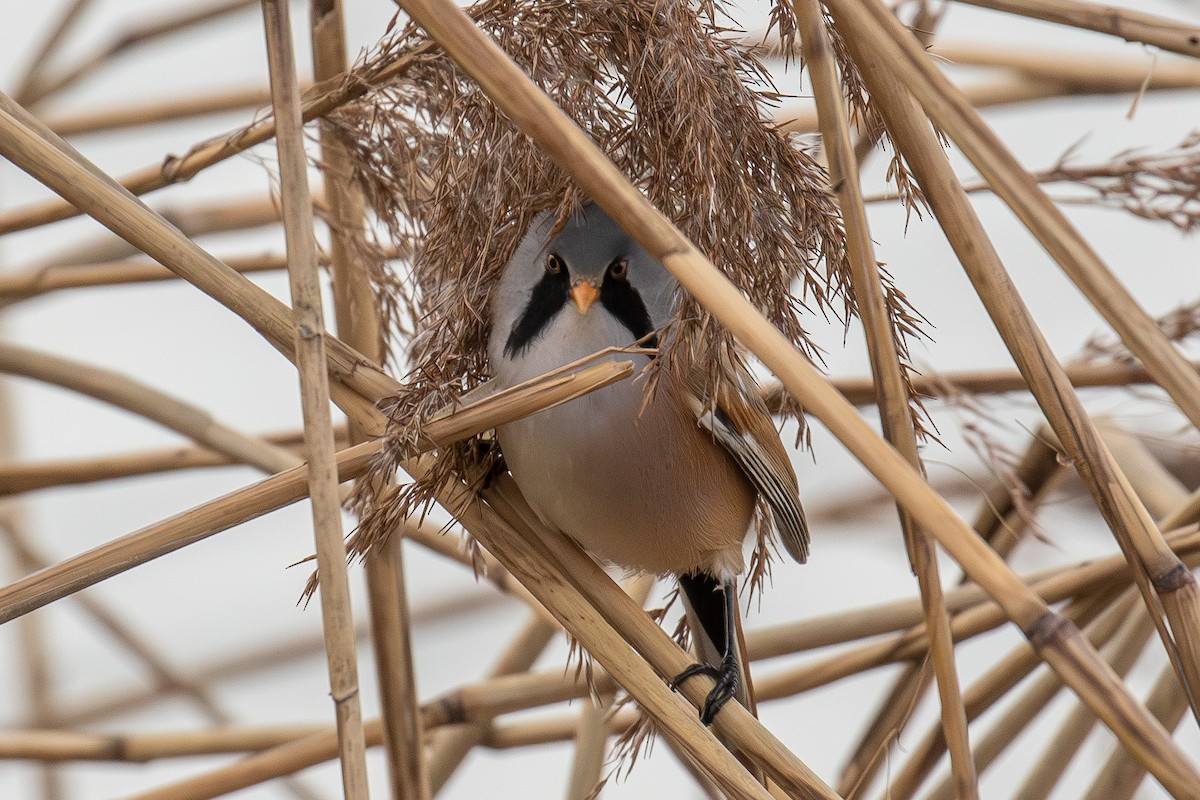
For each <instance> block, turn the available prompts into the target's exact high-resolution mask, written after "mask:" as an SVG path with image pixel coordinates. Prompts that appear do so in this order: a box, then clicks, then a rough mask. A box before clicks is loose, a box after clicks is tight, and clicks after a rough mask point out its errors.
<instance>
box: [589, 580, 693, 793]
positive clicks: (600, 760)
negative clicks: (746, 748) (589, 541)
mask: <svg viewBox="0 0 1200 800" xmlns="http://www.w3.org/2000/svg"><path fill="white" fill-rule="evenodd" d="M656 580H657V578H656V577H655V576H653V575H638V576H635V577H632V578H630V579H628V580H626V581H624V582H623V588H624V589H625V591H626V592H627V593H628V594H629V596H630V597H632V598H633V599H634V601H635V602H636V603H637V604H638V605H640V606H645V605H646V598H647V597H648V596H649V595H650V590H651V589H653V588H654V584H655V582H656ZM614 700H615V697H614V695H613V694H612V693H610V692H603V693H599V694H592V695H589V696H588V697H585V698H584V699H583V708H581V709H580V710H579V715H578V724H577V725H576V728H575V752H574V757H573V758H572V759H571V772H570V775H569V777H568V779H567V791H566V797H567V800H589V798H592V797H593V796H594V795H595V793H596V792H597V791H598V790H599V787H600V780H601V773H602V771H603V768H604V757H605V755H606V753H607V751H608V736H609V733H608V732H609V725H608V718H609V717H610V716H611V715H612V713H613V712H614V707H613V701H614ZM668 741H669V740H668Z"/></svg>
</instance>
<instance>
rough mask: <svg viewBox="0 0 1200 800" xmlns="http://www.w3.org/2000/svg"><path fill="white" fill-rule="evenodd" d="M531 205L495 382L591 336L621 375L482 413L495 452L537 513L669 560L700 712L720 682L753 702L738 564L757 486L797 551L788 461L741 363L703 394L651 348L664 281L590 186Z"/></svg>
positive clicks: (587, 540) (670, 291) (725, 690)
mask: <svg viewBox="0 0 1200 800" xmlns="http://www.w3.org/2000/svg"><path fill="white" fill-rule="evenodd" d="M556 220H557V215H556V214H555V213H553V211H550V210H547V211H543V212H541V213H540V214H538V215H537V216H536V217H535V218H534V220H533V222H532V223H531V225H530V226H529V228H528V230H527V231H526V233H525V235H524V237H523V239H522V240H521V242H520V244H519V245H518V246H517V248H516V250H515V251H514V254H513V255H512V257H511V259H510V260H509V261H508V263H507V265H506V266H505V268H504V270H503V272H502V274H501V276H500V279H499V281H498V283H497V286H496V288H495V289H494V291H493V293H492V297H491V301H490V303H491V330H490V332H489V336H488V359H489V363H490V366H491V371H492V374H493V378H494V379H495V381H496V382H497V386H498V388H507V387H509V386H515V385H517V384H519V383H521V382H523V381H526V380H528V379H530V378H534V377H536V376H538V375H541V374H543V373H545V372H547V371H549V370H552V369H555V368H557V367H561V366H564V365H566V364H569V363H572V362H574V361H576V360H578V359H581V358H583V357H586V356H589V355H592V354H594V353H596V352H598V351H601V350H604V349H605V348H621V347H626V346H630V345H635V344H638V345H640V347H639V348H636V349H632V350H629V351H627V352H622V353H619V354H611V355H609V356H608V357H610V358H622V359H629V358H632V359H633V360H634V361H635V370H634V375H633V376H631V377H629V378H626V379H624V380H622V381H620V382H617V383H615V384H613V385H610V386H607V387H605V388H602V389H599V390H598V391H595V392H592V393H590V394H587V395H584V396H583V397H580V398H578V399H575V400H573V401H571V402H569V403H566V404H563V405H560V406H557V407H555V408H551V409H547V410H544V411H540V412H537V413H535V414H532V415H530V416H527V417H524V418H522V419H519V420H516V421H514V422H510V423H507V424H504V425H500V426H498V427H497V428H496V439H497V440H498V442H499V445H500V451H501V453H502V458H503V464H504V466H505V467H506V468H507V470H508V472H509V473H510V474H511V476H512V478H513V480H514V482H515V483H516V485H517V488H518V489H519V490H520V492H521V494H522V495H523V496H524V498H525V500H526V502H527V503H528V504H529V505H530V507H531V508H532V509H533V510H534V512H535V513H536V514H537V516H538V517H539V518H540V519H541V521H542V522H544V523H545V524H546V525H548V526H549V527H551V528H553V529H556V530H558V531H560V532H562V533H563V534H565V535H566V536H568V537H570V538H572V539H574V540H575V541H576V542H578V543H579V544H580V545H581V546H582V547H583V548H584V549H585V550H587V551H588V552H589V553H591V554H592V555H593V556H595V557H597V558H599V559H600V560H601V561H603V562H607V563H609V564H614V565H617V566H618V567H621V568H623V569H625V570H627V571H631V572H640V573H651V574H656V575H674V576H676V578H677V580H678V583H679V588H680V596H681V597H682V599H683V603H684V610H685V614H686V617H687V620H688V625H689V628H690V629H691V632H692V639H693V642H694V646H695V650H696V656H697V657H698V659H699V660H698V661H697V663H696V664H694V665H693V666H692V667H690V668H689V669H688V670H686V671H684V672H683V673H681V674H680V675H679V676H676V677H675V679H674V680H673V681H672V683H671V685H672V687H673V688H678V686H679V685H680V684H682V682H683V681H685V680H687V679H688V678H690V677H692V676H694V675H696V674H700V673H703V674H707V675H709V676H711V677H713V678H714V679H715V681H716V686H715V687H714V688H713V689H712V690H711V692H710V693H709V694H708V696H707V697H706V699H705V702H704V704H703V706H702V708H701V720H702V721H703V722H704V723H705V724H706V725H708V724H711V723H712V721H713V720H714V719H715V717H716V715H717V712H718V711H719V710H720V709H721V707H722V706H723V705H724V704H725V703H726V702H728V701H729V700H730V699H731V698H733V697H737V699H738V700H739V702H741V703H742V704H743V705H745V706H746V707H747V708H748V709H750V710H753V706H752V701H751V698H750V692H749V687H748V680H747V677H746V675H745V673H744V666H743V663H742V653H741V650H740V645H739V638H740V637H739V635H738V632H739V631H740V620H739V618H738V603H737V579H738V576H739V575H740V574H741V573H742V572H743V571H744V568H745V559H744V554H743V545H744V543H745V540H746V538H747V537H748V535H749V533H750V529H751V525H752V521H753V518H754V515H755V508H756V504H757V503H758V501H759V500H760V499H761V500H763V501H765V503H766V505H767V506H768V507H769V508H770V509H771V512H772V518H773V521H774V524H775V527H776V530H777V531H778V532H779V539H780V541H781V542H782V543H783V545H784V548H785V549H786V550H787V552H788V553H789V554H790V555H791V556H792V557H793V558H794V559H795V560H796V561H798V562H801V563H803V562H804V561H806V560H807V557H808V527H807V524H806V522H805V518H804V511H803V508H802V506H801V504H800V499H799V490H798V485H797V479H796V475H795V472H794V470H793V468H792V466H791V462H790V460H789V459H788V456H787V451H786V450H785V448H784V446H783V443H782V442H781V441H780V438H779V432H778V430H777V429H776V428H775V425H774V423H773V421H772V418H771V415H770V413H769V412H768V410H767V408H766V406H765V404H764V403H763V402H762V401H761V400H760V399H759V397H758V394H757V393H756V392H755V391H754V387H753V386H752V385H751V384H750V383H749V380H748V375H746V376H743V377H742V378H741V379H731V380H730V381H726V382H725V383H723V384H722V385H720V387H719V389H718V390H717V392H716V394H717V397H716V398H715V401H716V402H715V403H712V402H708V403H706V402H705V400H704V398H703V397H702V391H703V388H704V386H705V382H704V380H703V377H702V375H703V371H702V369H701V368H699V367H696V368H693V369H691V370H688V371H687V374H686V375H684V376H682V377H679V376H676V375H674V374H673V371H672V370H662V372H661V374H660V376H659V379H658V381H657V385H656V386H655V389H654V391H653V392H652V393H649V394H647V393H646V391H645V387H646V381H645V380H644V377H642V376H644V368H645V367H646V366H648V365H649V364H650V362H651V361H652V360H653V359H654V358H655V357H656V352H657V348H658V345H659V336H660V334H661V333H662V331H663V328H664V326H665V325H666V324H667V323H668V322H669V321H670V319H671V317H672V312H673V309H674V307H675V302H676V297H677V293H678V283H677V281H676V279H675V278H674V276H673V275H671V273H670V272H668V271H667V270H666V268H665V267H664V266H663V265H662V264H661V263H660V262H659V261H658V260H657V259H656V258H654V257H653V256H652V255H651V254H650V253H649V252H647V251H646V250H645V249H644V248H643V247H642V246H641V245H639V244H638V242H637V241H635V240H634V239H633V237H631V236H630V235H629V234H628V233H627V232H626V231H625V230H624V229H623V228H622V227H621V226H620V225H619V224H618V223H617V222H616V221H615V220H613V218H612V217H611V216H609V215H608V214H607V213H605V211H604V210H603V209H601V208H600V206H598V205H597V204H595V203H594V202H592V201H586V202H584V203H583V204H582V206H580V207H578V208H577V209H576V210H575V211H574V213H572V214H571V215H570V216H569V217H568V218H567V219H566V220H565V222H563V223H562V224H561V226H556V225H555V223H556Z"/></svg>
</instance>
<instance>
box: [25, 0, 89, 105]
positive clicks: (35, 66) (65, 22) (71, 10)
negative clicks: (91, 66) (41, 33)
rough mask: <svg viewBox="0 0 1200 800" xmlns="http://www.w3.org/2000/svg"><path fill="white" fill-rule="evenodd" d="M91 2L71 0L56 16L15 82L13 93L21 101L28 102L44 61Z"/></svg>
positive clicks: (49, 56)
mask: <svg viewBox="0 0 1200 800" xmlns="http://www.w3.org/2000/svg"><path fill="white" fill-rule="evenodd" d="M91 4H92V0H71V4H70V5H69V6H67V7H66V8H65V9H64V10H63V13H62V15H61V16H60V17H59V18H58V21H57V22H56V23H55V25H54V27H53V28H51V30H50V34H49V35H48V36H47V37H46V38H45V40H44V41H43V42H42V43H41V44H40V45H39V46H38V49H37V51H36V52H35V53H34V55H33V58H32V59H30V61H29V66H27V67H26V68H25V71H24V73H23V74H22V75H21V79H20V80H19V81H18V82H17V90H16V92H15V94H16V96H17V97H18V98H20V101H21V102H22V103H24V102H28V99H29V98H28V94H29V90H30V88H31V87H32V86H33V84H34V82H35V81H36V80H37V78H38V76H39V75H40V74H41V73H42V71H43V70H44V69H45V66H46V63H47V62H48V61H49V60H50V58H51V57H52V56H53V55H54V54H55V52H57V51H58V49H59V47H60V46H61V45H62V43H63V41H64V40H65V39H66V38H67V36H68V35H69V34H70V33H71V30H72V29H73V28H74V27H75V25H76V24H77V23H78V22H79V18H80V17H81V16H82V15H83V12H84V11H86V10H87V7H88V6H90V5H91Z"/></svg>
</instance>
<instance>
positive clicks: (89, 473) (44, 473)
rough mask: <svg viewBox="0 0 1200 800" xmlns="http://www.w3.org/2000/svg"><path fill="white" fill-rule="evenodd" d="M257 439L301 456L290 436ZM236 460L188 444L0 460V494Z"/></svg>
mask: <svg viewBox="0 0 1200 800" xmlns="http://www.w3.org/2000/svg"><path fill="white" fill-rule="evenodd" d="M258 438H261V439H263V440H265V441H268V442H271V443H272V444H276V445H279V446H281V447H285V448H287V449H289V450H291V451H292V452H294V453H296V454H297V455H299V456H303V447H302V446H301V445H299V444H298V443H297V442H296V441H295V440H294V438H292V437H290V436H278V435H275V434H266V435H262V436H260V437H258ZM338 443H339V447H341V448H344V447H345V446H346V442H345V437H344V436H342V437H340V438H339V440H338ZM236 463H238V462H237V461H236V460H235V459H232V458H229V457H228V456H223V455H219V454H217V453H214V452H212V451H211V450H209V449H207V448H203V447H194V446H188V445H185V446H180V447H165V448H155V449H152V450H143V451H139V452H133V453H122V454H119V455H111V456H94V457H85V458H69V459H51V460H47V461H36V462H13V463H11V464H9V463H4V464H0V496H5V495H11V494H20V493H22V492H29V491H34V490H37V489H47V488H52V487H56V486H72V485H76V484H83V483H94V482H97V481H110V480H119V479H121V478H130V477H136V476H140V475H154V474H162V473H168V472H174V471H177V470H184V469H197V468H201V467H219V466H227V465H229V464H236Z"/></svg>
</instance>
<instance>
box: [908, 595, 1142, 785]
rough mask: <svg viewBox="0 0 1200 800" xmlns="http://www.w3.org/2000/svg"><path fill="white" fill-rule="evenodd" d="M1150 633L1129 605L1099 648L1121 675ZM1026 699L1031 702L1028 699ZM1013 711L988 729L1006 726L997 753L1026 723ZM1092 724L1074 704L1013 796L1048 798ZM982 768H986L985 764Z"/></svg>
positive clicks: (984, 748) (1089, 714)
mask: <svg viewBox="0 0 1200 800" xmlns="http://www.w3.org/2000/svg"><path fill="white" fill-rule="evenodd" d="M1153 634H1154V625H1153V624H1152V623H1151V622H1150V620H1149V618H1147V617H1146V612H1145V609H1142V608H1136V607H1135V608H1133V609H1132V610H1131V612H1130V613H1129V614H1128V615H1127V616H1126V619H1125V622H1124V624H1123V625H1122V626H1121V628H1120V629H1119V630H1118V631H1117V632H1116V633H1115V635H1114V637H1113V639H1112V640H1111V641H1110V642H1109V644H1108V647H1107V648H1106V649H1105V650H1104V651H1103V652H1104V655H1105V657H1106V658H1108V662H1109V663H1110V664H1112V667H1113V669H1115V670H1116V671H1117V674H1118V675H1122V676H1124V675H1128V674H1129V670H1131V669H1133V665H1134V662H1136V661H1137V659H1138V657H1139V656H1140V655H1141V654H1142V649H1143V648H1144V647H1145V646H1146V642H1148V641H1149V640H1150V637H1151V636H1152V635H1153ZM1034 692H1036V688H1035V687H1030V690H1029V691H1028V692H1027V694H1028V695H1032V694H1033V693H1034ZM1030 702H1031V703H1032V699H1031V700H1030ZM1047 704H1048V701H1047ZM1015 711H1016V709H1015V708H1014V709H1010V711H1009V714H1006V715H1005V720H1004V723H1002V724H997V725H996V726H995V727H993V729H992V732H995V733H996V735H997V739H999V738H1000V737H1001V733H1000V732H1001V731H1002V730H1003V725H1004V724H1007V727H1008V730H1007V731H1005V732H1004V734H1003V738H1005V739H1007V740H1008V741H1007V742H1000V741H997V742H996V749H997V754H998V753H999V751H1000V750H1002V749H1003V748H1004V747H1006V746H1007V745H1008V744H1011V743H1012V740H1013V739H1015V738H1016V737H1017V735H1019V733H1020V730H1021V727H1024V725H1025V724H1028V723H1027V722H1024V723H1023V722H1022V720H1021V718H1020V717H1019V716H1015V715H1014V712H1015ZM1031 711H1033V712H1034V713H1033V714H1032V715H1031V716H1030V717H1029V719H1030V720H1032V719H1033V716H1036V713H1037V711H1036V710H1034V709H1031ZM1010 717H1014V718H1010ZM1018 726H1020V727H1018ZM1095 726H1096V717H1095V715H1094V714H1092V712H1090V711H1088V709H1087V708H1086V707H1084V706H1082V705H1080V704H1079V703H1076V704H1074V706H1072V708H1071V711H1070V712H1069V713H1068V714H1067V716H1066V718H1065V719H1064V720H1063V721H1062V723H1060V725H1059V727H1058V730H1057V731H1056V732H1055V734H1054V738H1053V739H1052V740H1051V741H1050V743H1049V746H1048V747H1046V748H1045V751H1044V752H1043V754H1042V757H1041V758H1039V759H1038V760H1037V762H1036V763H1035V764H1034V767H1033V769H1032V770H1031V771H1030V773H1029V774H1028V775H1027V776H1026V777H1025V780H1024V782H1022V783H1021V786H1020V787H1019V788H1018V789H1017V794H1016V795H1015V796H1016V797H1027V798H1029V800H1045V798H1047V797H1049V796H1050V793H1051V792H1053V791H1054V790H1055V789H1056V788H1057V786H1058V785H1059V783H1060V780H1061V779H1062V776H1063V773H1064V772H1066V770H1067V766H1068V765H1069V764H1070V763H1071V759H1072V758H1073V757H1074V756H1075V754H1076V753H1077V752H1079V748H1081V747H1082V746H1083V740H1084V739H1086V738H1087V736H1088V734H1089V733H1091V732H1092V728H1094V727H1095ZM989 733H991V732H989ZM989 738H990V736H985V737H984V740H985V741H984V742H982V743H981V744H982V745H985V746H982V747H981V748H980V751H981V760H983V759H985V758H987V755H984V754H986V753H988V750H989V747H988V746H986V745H987V744H988V742H987V740H988V739H989ZM993 760H994V759H993ZM984 768H985V769H986V767H984ZM948 788H949V787H947V789H948ZM930 797H931V800H932V798H933V797H938V798H941V799H943V800H945V799H946V798H948V800H954V798H953V796H951V795H947V792H946V791H945V790H943V789H941V788H940V787H939V789H938V790H937V791H936V792H935V793H934V794H933V795H931V796H930Z"/></svg>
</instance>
